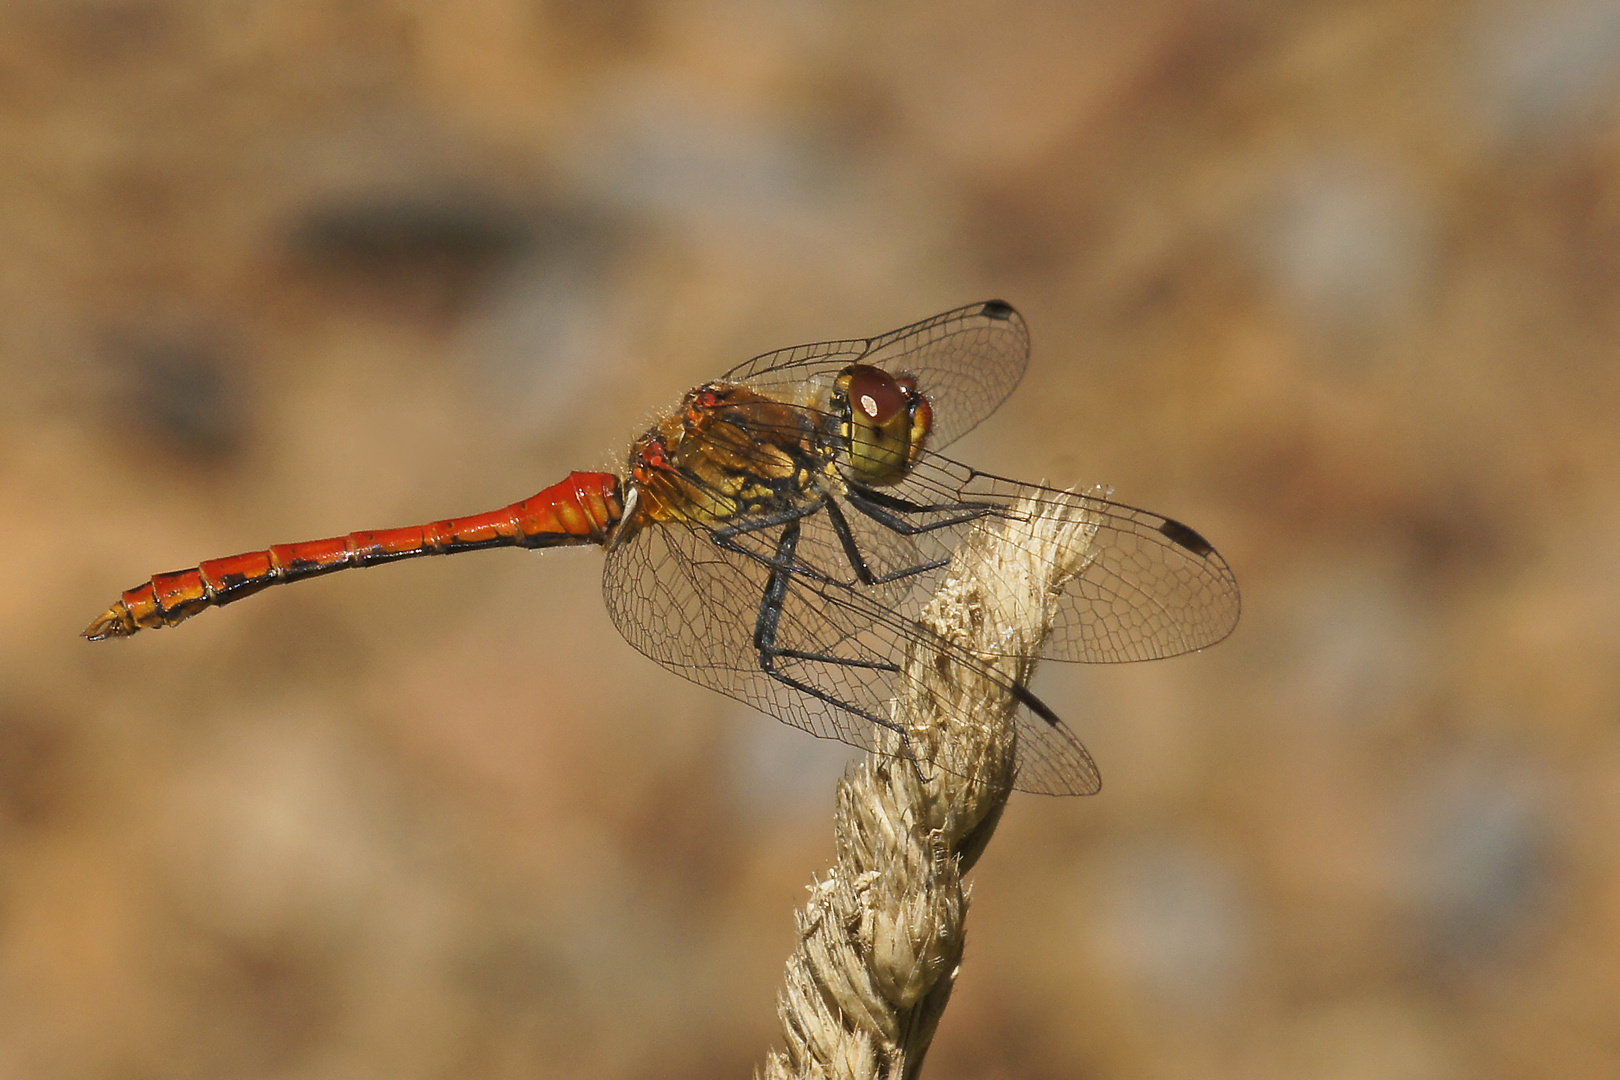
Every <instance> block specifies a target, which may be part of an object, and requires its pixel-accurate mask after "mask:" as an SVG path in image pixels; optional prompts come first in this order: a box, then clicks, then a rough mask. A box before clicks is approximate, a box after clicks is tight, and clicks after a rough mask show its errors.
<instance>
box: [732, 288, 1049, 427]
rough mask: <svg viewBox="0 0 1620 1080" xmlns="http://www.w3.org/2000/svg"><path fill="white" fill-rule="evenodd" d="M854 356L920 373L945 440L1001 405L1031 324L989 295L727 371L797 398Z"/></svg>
mask: <svg viewBox="0 0 1620 1080" xmlns="http://www.w3.org/2000/svg"><path fill="white" fill-rule="evenodd" d="M854 363H862V364H871V365H872V366H874V367H879V368H882V369H884V370H885V371H888V372H890V373H891V374H896V375H898V374H911V375H915V376H917V384H918V386H919V387H921V389H922V392H923V393H924V394H926V395H927V396H928V398H929V400H930V402H931V403H932V405H933V409H934V427H933V431H932V433H931V434H930V436H929V442H930V444H931V445H932V446H935V447H944V446H947V445H949V444H950V443H953V442H955V441H956V440H957V439H959V438H961V437H962V436H963V435H966V434H967V433H968V432H969V431H971V430H972V429H973V428H974V427H975V426H977V425H978V423H979V422H980V421H981V420H983V419H984V418H985V417H987V416H989V415H990V414H991V413H993V412H995V411H996V409H997V407H998V406H1000V405H1001V403H1002V402H1003V401H1005V400H1006V399H1007V395H1008V394H1010V393H1012V391H1013V388H1014V387H1016V386H1017V385H1018V380H1019V379H1021V378H1023V376H1024V368H1025V367H1027V366H1028V365H1029V329H1028V327H1026V326H1025V325H1024V319H1023V316H1021V315H1019V314H1018V312H1017V311H1015V310H1014V309H1013V307H1012V305H1011V304H1008V303H1006V302H1005V301H1001V300H989V301H985V302H982V303H978V304H969V305H967V306H966V307H960V308H957V309H955V310H954V311H947V312H945V313H944V314H941V315H935V316H934V317H933V318H930V319H924V320H922V321H921V322H917V323H912V324H911V325H910V326H904V327H901V328H900V329H899V330H893V331H890V332H889V333H887V334H883V335H881V336H879V337H875V338H868V339H865V340H852V341H825V342H819V343H817V344H813V345H796V346H794V347H792V348H789V349H779V350H777V351H775V352H768V353H765V354H764V355H762V356H756V357H754V358H753V359H752V360H749V361H748V362H747V363H744V364H739V365H738V366H737V367H734V368H732V369H731V370H730V371H728V372H726V374H725V375H724V376H723V378H724V379H725V380H726V381H728V382H739V383H744V384H746V385H748V386H751V387H753V388H755V389H757V390H760V391H762V392H765V393H769V394H774V395H777V396H780V397H787V398H792V397H794V396H795V395H797V394H800V393H802V392H803V388H805V387H806V386H810V387H815V388H819V389H821V390H822V391H825V390H826V389H829V388H830V387H831V385H832V381H833V379H834V378H836V377H837V375H838V373H839V372H840V371H842V370H843V369H844V368H845V367H847V366H848V365H850V364H854Z"/></svg>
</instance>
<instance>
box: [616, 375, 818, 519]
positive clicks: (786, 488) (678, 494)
mask: <svg viewBox="0 0 1620 1080" xmlns="http://www.w3.org/2000/svg"><path fill="white" fill-rule="evenodd" d="M817 417H818V414H817V412H816V411H815V410H813V409H809V408H806V407H804V406H801V405H796V404H790V403H788V402H783V401H779V400H777V399H775V398H772V397H768V396H766V395H764V394H761V393H758V392H757V391H754V390H750V389H749V388H747V387H745V386H739V385H737V384H734V383H724V382H714V383H706V384H704V385H703V386H700V387H698V388H697V389H696V390H693V391H692V392H691V393H689V394H687V395H686V399H685V400H684V401H683V402H682V403H681V408H680V410H679V411H678V412H676V413H674V414H672V415H670V416H668V417H666V418H665V419H664V420H662V421H660V422H659V423H658V424H657V425H656V426H655V427H654V428H652V430H650V431H648V432H647V433H646V434H645V435H643V436H642V437H641V438H640V439H637V440H636V442H635V445H633V446H632V447H631V448H630V462H629V470H630V476H631V479H632V480H633V481H634V483H635V484H636V486H637V487H638V488H639V489H640V495H639V497H638V503H639V507H640V509H639V511H638V516H639V517H642V518H644V520H647V521H690V522H698V523H715V522H725V521H730V520H732V519H735V518H737V517H739V516H741V515H744V514H757V513H768V512H771V511H774V510H780V509H784V508H786V507H788V506H790V505H793V504H795V503H797V502H799V501H801V500H802V499H803V498H804V497H805V495H806V493H807V492H809V491H810V490H811V489H812V488H814V486H815V485H816V484H817V482H818V481H817V478H818V476H819V475H821V473H822V469H821V465H822V463H823V462H824V461H825V460H826V458H827V457H828V454H827V452H826V450H825V449H824V448H823V443H824V442H825V441H826V436H825V435H824V434H823V431H822V428H821V424H820V423H819V421H818V419H817ZM636 524H637V523H634V522H631V523H629V527H630V528H632V529H633V528H635V527H636Z"/></svg>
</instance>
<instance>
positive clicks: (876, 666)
mask: <svg viewBox="0 0 1620 1080" xmlns="http://www.w3.org/2000/svg"><path fill="white" fill-rule="evenodd" d="M818 516H819V515H818ZM766 532H769V533H770V534H771V536H772V537H779V536H780V534H781V527H777V528H775V529H772V530H760V531H759V533H758V534H748V535H749V536H750V537H757V536H759V535H760V534H763V533H766ZM758 543H759V546H760V549H761V550H762V551H763V550H766V549H769V548H770V547H771V546H772V545H771V543H770V542H768V541H765V540H759V541H758ZM800 567H801V569H802V571H803V572H802V573H796V574H795V575H794V577H793V579H792V582H791V584H790V585H789V587H788V589H787V591H786V594H785V595H784V597H783V601H782V605H781V612H780V617H779V620H778V622H777V624H776V638H775V642H774V645H775V648H776V650H777V655H776V656H775V659H774V661H773V663H774V666H775V668H776V671H777V672H778V674H780V675H781V676H783V678H777V677H774V676H772V675H771V674H770V673H768V672H767V671H765V670H764V668H763V667H762V666H761V650H760V648H759V644H758V642H757V640H756V636H755V635H756V630H757V628H758V623H759V611H760V607H761V603H762V601H763V599H764V596H765V590H766V585H767V580H768V578H769V576H770V568H769V566H768V565H767V564H766V562H765V561H764V560H763V559H762V558H760V557H757V556H755V555H741V554H738V553H737V552H734V551H731V550H728V549H726V548H723V547H721V546H720V545H719V544H718V543H717V542H716V541H715V539H714V537H713V535H712V534H711V533H709V532H708V531H707V530H706V529H702V528H694V527H687V526H682V525H669V526H663V527H657V528H649V529H645V530H643V531H642V532H641V533H639V534H637V535H636V536H635V537H634V538H632V539H631V540H630V541H629V542H628V543H626V544H624V545H622V546H620V547H618V548H615V549H614V550H613V551H611V552H609V554H608V563H607V568H606V571H605V574H604V579H603V591H604V593H605V596H606V599H607V607H608V611H609V613H610V615H611V616H612V618H613V622H614V625H615V626H617V627H618V628H619V631H620V633H622V634H623V635H624V636H625V639H626V640H627V641H629V642H630V644H631V645H633V646H634V647H635V648H636V649H637V650H639V651H640V652H642V653H643V654H645V655H647V656H649V657H651V658H652V659H653V660H656V661H657V662H658V663H660V664H662V665H663V666H665V667H667V668H669V669H670V670H671V671H674V672H675V673H676V674H678V675H681V676H682V677H684V678H687V679H690V680H691V681H693V682H695V683H698V684H700V685H702V686H707V687H709V688H710V689H713V690H718V691H719V692H720V693H722V694H725V695H727V696H728V697H732V698H735V699H736V700H738V701H741V702H743V703H745V704H747V705H750V706H752V707H754V708H756V709H758V710H760V711H761V712H764V713H767V714H768V715H771V716H774V717H776V718H778V719H780V720H782V721H783V722H785V723H789V724H792V725H793V726H795V727H798V728H802V729H803V730H805V731H808V732H810V733H811V734H812V735H817V736H820V737H822V738H831V739H838V740H841V741H842V742H846V743H849V744H850V745H852V746H858V747H862V748H864V749H868V750H870V749H872V748H873V745H874V740H873V731H874V728H875V725H876V724H878V723H880V722H883V721H886V720H888V719H889V703H890V701H891V700H892V699H893V698H894V696H895V693H896V689H897V686H898V681H899V680H900V679H901V678H902V675H901V670H902V666H903V663H904V660H905V657H906V654H907V652H908V649H910V648H912V647H913V642H915V641H917V640H919V639H927V640H928V644H929V645H930V647H932V648H933V649H934V650H936V651H937V652H939V653H940V654H942V655H944V656H945V657H947V658H948V659H949V660H950V661H951V662H954V663H957V664H960V665H963V666H968V667H973V668H975V669H977V670H979V671H981V672H982V673H984V674H985V675H986V676H987V677H989V678H991V679H994V680H996V681H998V682H1001V683H1003V684H1004V685H1006V686H1007V687H1008V691H1009V693H1011V692H1013V685H1012V683H1011V682H1010V680H1008V679H1007V677H1006V676H1003V675H1001V674H999V673H997V672H996V671H995V670H994V669H992V668H991V667H989V666H988V665H987V664H986V663H985V662H984V661H983V660H981V659H980V658H978V657H976V656H974V655H972V654H971V653H968V652H966V651H965V650H963V649H961V648H960V647H957V646H954V645H952V644H951V643H949V642H947V641H945V640H943V639H941V638H939V637H938V636H937V635H933V634H932V633H931V632H930V631H928V630H927V629H926V628H924V627H923V626H922V625H921V624H919V623H918V622H917V621H916V620H915V619H914V618H911V617H909V616H908V615H906V614H904V613H903V612H901V611H898V610H896V609H895V607H894V606H893V605H891V604H888V603H885V602H882V601H881V600H880V599H879V598H878V597H879V595H880V594H875V593H873V592H872V591H871V590H868V589H867V588H866V587H864V586H859V585H857V586H854V587H850V586H846V585H844V584H840V583H837V582H833V581H830V580H827V579H826V578H825V576H824V575H821V573H820V571H819V570H818V569H816V568H814V567H812V566H810V565H809V564H806V563H803V562H802V561H801V562H800ZM908 587H909V586H908ZM1017 724H1018V760H1019V771H1018V778H1017V781H1016V784H1017V787H1018V788H1019V789H1020V790H1023V791H1031V792H1036V793H1039V794H1055V795H1087V794H1091V793H1093V792H1095V791H1096V790H1098V788H1099V787H1100V786H1101V781H1100V780H1099V778H1098V775H1097V767H1096V765H1095V764H1094V763H1093V762H1092V760H1091V756H1090V755H1089V754H1088V753H1087V752H1086V749H1085V747H1084V746H1083V745H1081V743H1080V740H1079V739H1077V738H1076V737H1075V735H1074V733H1073V732H1072V731H1070V730H1069V728H1068V727H1067V726H1065V725H1064V724H1063V723H1062V722H1061V721H1056V720H1051V721H1049V720H1046V719H1043V718H1041V717H1039V716H1037V715H1035V714H1034V713H1032V712H1031V711H1029V709H1028V708H1027V707H1026V706H1024V705H1020V706H1019V716H1018V719H1017Z"/></svg>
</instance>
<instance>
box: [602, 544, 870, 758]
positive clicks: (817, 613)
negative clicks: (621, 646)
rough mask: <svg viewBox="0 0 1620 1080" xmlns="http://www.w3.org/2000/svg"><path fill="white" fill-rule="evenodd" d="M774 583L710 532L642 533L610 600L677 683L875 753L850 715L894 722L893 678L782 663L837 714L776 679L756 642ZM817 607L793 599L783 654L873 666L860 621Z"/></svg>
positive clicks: (797, 596)
mask: <svg viewBox="0 0 1620 1080" xmlns="http://www.w3.org/2000/svg"><path fill="white" fill-rule="evenodd" d="M771 531H772V534H773V535H780V532H781V530H780V528H777V529H775V530H771ZM762 532H763V530H762ZM749 536H750V537H751V538H755V539H759V538H760V534H758V533H755V534H749ZM769 577H770V568H769V567H768V566H767V565H766V563H765V562H764V561H763V560H762V559H756V558H752V557H749V556H744V555H739V554H737V553H736V552H733V551H729V550H727V549H725V548H723V547H721V546H720V545H719V543H717V542H716V540H715V539H714V537H713V535H712V534H711V533H710V532H709V531H708V530H707V529H703V528H698V527H692V526H686V525H681V524H669V525H663V526H659V527H653V528H647V529H643V530H642V531H641V532H640V533H638V534H636V536H634V537H633V538H632V539H631V540H630V541H629V542H627V543H625V544H623V545H620V546H619V547H617V548H614V549H613V550H612V551H610V552H609V553H608V557H607V566H606V568H605V570H604V574H603V594H604V596H605V598H606V601H607V608H608V613H609V615H610V616H611V617H612V619H613V624H614V626H616V627H618V629H619V632H620V633H621V634H623V635H624V637H625V640H627V641H628V642H630V644H631V645H633V646H634V647H635V648H636V649H637V650H638V651H640V652H641V653H643V654H645V655H646V656H648V657H651V658H652V659H653V660H656V661H657V662H658V663H660V664H662V665H663V666H664V667H667V668H669V669H670V670H671V671H673V672H675V673H676V674H677V675H680V676H681V677H683V678H686V679H690V680H691V681H692V682H695V683H698V684H699V685H702V686H707V687H709V688H710V689H712V690H718V691H719V692H720V693H722V694H725V695H727V696H728V697H732V698H735V699H736V700H738V701H741V702H743V703H745V704H747V705H751V706H753V707H754V708H756V709H758V710H760V711H761V712H764V713H768V714H770V715H771V716H775V717H777V718H778V719H780V720H782V721H784V722H786V723H789V724H792V725H793V726H794V727H798V728H803V729H804V730H805V731H808V732H810V733H811V734H812V735H816V736H819V737H821V738H824V739H839V740H841V741H843V742H846V743H849V744H851V745H853V746H859V747H863V748H866V749H870V748H871V746H872V723H871V721H870V720H868V719H866V718H865V717H863V716H860V715H857V713H856V712H852V711H851V710H852V709H853V710H860V711H864V712H865V713H867V714H869V715H877V716H884V715H886V713H885V712H884V709H885V704H884V703H885V702H886V701H887V700H888V698H889V696H891V694H892V691H891V690H890V689H889V686H888V683H889V680H890V679H891V678H892V673H889V672H884V671H879V670H876V669H873V668H864V667H847V666H839V665H836V664H816V665H808V664H806V663H805V662H803V661H792V660H779V661H778V670H780V671H781V672H782V673H783V674H785V675H787V676H789V677H790V678H793V679H796V680H798V681H801V682H807V683H808V684H809V685H812V686H814V687H816V688H817V689H819V690H821V691H822V692H823V693H825V694H827V695H828V696H829V697H833V698H835V699H836V701H837V702H838V703H839V705H837V706H835V705H833V704H832V703H831V702H829V701H824V700H820V699H818V698H816V697H814V696H812V695H811V694H808V693H805V692H803V691H801V690H799V689H796V688H795V687H794V686H792V685H789V684H788V683H786V682H783V681H781V680H779V679H776V678H773V677H772V676H771V675H769V674H768V673H767V672H766V671H765V670H764V669H763V668H762V667H761V663H760V650H759V646H758V645H757V644H756V642H755V631H756V629H757V625H758V622H759V617H760V607H761V604H762V602H763V600H764V597H765V590H766V584H767V581H768V579H769ZM814 600H819V597H815V596H814V594H813V593H807V591H806V590H805V589H802V588H797V587H795V588H790V589H789V590H788V595H787V596H786V597H785V598H784V603H783V606H782V612H781V616H780V620H779V624H778V627H779V628H778V638H779V640H778V647H779V648H787V647H791V648H792V649H794V650H798V651H804V652H815V653H817V654H826V655H828V656H833V657H839V658H844V659H850V658H856V657H859V658H861V659H870V658H871V657H870V656H869V652H870V650H871V649H872V645H871V644H870V643H864V642H859V641H858V639H859V637H860V635H861V634H862V632H863V629H864V625H863V623H862V620H861V619H860V617H859V616H860V614H861V613H859V612H857V611H853V610H851V609H850V607H849V606H848V605H836V604H834V605H827V604H823V603H816V602H812V601H814ZM807 667H814V668H815V669H816V670H805V669H806V668H807Z"/></svg>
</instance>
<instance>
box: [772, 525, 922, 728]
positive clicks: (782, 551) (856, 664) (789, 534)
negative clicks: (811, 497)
mask: <svg viewBox="0 0 1620 1080" xmlns="http://www.w3.org/2000/svg"><path fill="white" fill-rule="evenodd" d="M800 516H801V517H802V516H803V515H800ZM798 544H799V522H798V519H797V518H795V519H793V520H791V521H789V522H788V525H787V528H785V529H783V530H782V536H781V538H780V539H779V540H778V541H777V545H776V558H775V559H774V560H772V563H771V573H770V577H769V578H768V579H767V580H766V582H765V595H764V597H763V598H762V599H761V601H760V605H759V618H758V619H757V620H756V621H755V623H754V647H755V648H756V649H757V650H759V667H760V670H761V671H763V672H765V674H767V675H769V676H770V677H771V678H773V679H775V680H776V681H777V682H779V683H782V684H783V685H784V686H789V687H792V688H793V689H795V690H797V691H799V692H800V693H804V694H809V695H810V696H811V697H813V698H815V699H816V700H818V701H822V702H825V703H826V704H828V705H831V706H833V707H834V708H837V709H842V710H843V711H844V712H849V713H854V714H855V715H856V716H859V717H860V718H861V719H863V720H866V721H869V722H871V723H873V724H876V725H877V726H878V727H884V728H888V729H889V730H890V731H893V732H894V733H896V734H897V735H899V736H900V742H901V745H902V747H903V748H904V751H905V756H906V757H907V758H911V759H912V760H915V755H913V754H912V751H911V738H910V736H908V735H907V734H906V730H905V728H903V727H902V726H901V725H899V724H896V723H895V722H894V721H893V720H890V719H888V718H887V717H883V716H879V715H877V714H876V713H874V712H871V711H870V710H868V709H863V708H861V707H860V706H858V705H855V704H853V703H851V702H848V701H844V700H842V699H840V698H837V697H834V696H833V695H832V694H829V693H827V692H826V691H825V690H822V689H820V688H819V687H816V686H812V685H810V684H809V683H807V682H805V681H803V680H802V679H796V678H794V677H793V676H792V675H789V674H787V673H786V672H783V671H779V670H777V667H776V662H777V661H778V660H805V661H809V662H812V663H822V664H831V665H833V666H836V667H846V668H862V669H865V670H868V671H873V670H875V671H891V672H898V671H899V670H900V668H899V667H898V666H897V665H895V664H890V663H884V662H881V661H876V660H855V659H846V658H844V657H838V656H831V655H826V654H822V653H812V652H806V651H802V650H798V649H779V648H777V647H776V635H777V631H778V629H779V628H780V626H781V621H782V607H783V605H784V603H785V602H786V600H787V590H788V585H789V584H790V583H791V582H792V580H793V572H792V569H791V567H792V565H793V553H794V549H795V548H797V547H798Z"/></svg>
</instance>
